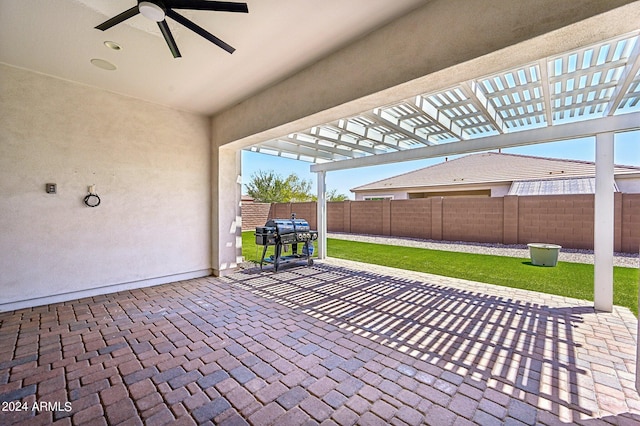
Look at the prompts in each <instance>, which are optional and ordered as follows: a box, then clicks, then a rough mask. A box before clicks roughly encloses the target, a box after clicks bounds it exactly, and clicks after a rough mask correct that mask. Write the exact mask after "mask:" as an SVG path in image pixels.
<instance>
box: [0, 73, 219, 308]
mask: <svg viewBox="0 0 640 426" xmlns="http://www.w3.org/2000/svg"><path fill="white" fill-rule="evenodd" d="M0 109H1V110H2V114H0V253H2V256H0V310H7V309H15V308H18V307H24V306H35V305H40V304H45V303H51V302H55V301H61V300H68V299H74V298H78V297H83V296H87V295H93V294H103V293H107V292H110V291H117V290H120V289H125V288H133V287H142V286H145V285H151V284H159V283H162V282H171V281H175V280H179V279H182V278H187V277H192V276H205V275H208V274H210V271H211V245H210V241H211V240H210V229H211V225H210V224H211V218H210V211H211V207H210V206H211V197H210V192H209V176H210V159H209V154H210V129H209V119H207V118H206V117H202V116H198V115H195V114H191V113H186V112H181V111H176V110H172V109H169V108H165V107H161V106H158V105H153V104H150V103H146V102H142V101H139V100H136V99H132V98H127V97H123V96H119V95H116V94H113V93H109V92H105V91H101V90H97V89H93V88H91V87H88V86H84V85H79V84H75V83H71V82H68V81H63V80H59V79H55V78H51V77H47V76H44V75H41V74H36V73H33V72H29V71H25V70H21V69H16V68H12V67H8V66H4V65H0ZM48 182H51V183H56V184H57V187H58V191H57V194H47V193H45V183H48ZM93 184H95V185H96V187H95V188H96V193H97V194H98V195H99V196H100V198H101V204H100V205H99V206H98V207H95V208H90V207H87V206H86V205H84V203H83V198H84V197H85V195H87V193H88V188H87V187H88V186H89V185H93Z"/></svg>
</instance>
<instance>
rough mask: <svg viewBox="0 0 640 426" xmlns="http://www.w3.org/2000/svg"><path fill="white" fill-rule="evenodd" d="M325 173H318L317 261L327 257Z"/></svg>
mask: <svg viewBox="0 0 640 426" xmlns="http://www.w3.org/2000/svg"><path fill="white" fill-rule="evenodd" d="M326 175H327V172H325V171H321V172H318V176H317V179H318V214H317V218H318V259H326V257H327V183H326V177H327V176H326Z"/></svg>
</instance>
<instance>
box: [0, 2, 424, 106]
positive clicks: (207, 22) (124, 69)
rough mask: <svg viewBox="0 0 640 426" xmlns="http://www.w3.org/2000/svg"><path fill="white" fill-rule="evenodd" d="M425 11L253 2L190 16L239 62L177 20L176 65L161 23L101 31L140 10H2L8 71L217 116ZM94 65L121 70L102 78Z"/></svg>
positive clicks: (0, 47) (138, 22) (59, 5)
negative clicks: (245, 7) (107, 23)
mask: <svg viewBox="0 0 640 426" xmlns="http://www.w3.org/2000/svg"><path fill="white" fill-rule="evenodd" d="M425 2H426V0H394V1H389V0H349V1H344V0H322V1H318V0H247V1H246V3H247V4H248V7H249V14H243V13H224V12H209V11H184V13H183V15H185V16H186V17H188V18H189V19H191V20H193V21H194V22H196V23H197V24H198V25H200V26H201V27H203V28H205V29H206V30H207V31H209V32H211V33H213V34H214V35H216V36H217V37H219V38H221V39H222V40H224V41H225V42H227V43H228V44H230V45H231V46H233V47H234V48H236V51H235V52H234V53H233V54H229V53H227V52H225V51H224V50H222V49H220V48H218V47H217V46H215V45H213V44H212V43H210V42H209V41H207V40H205V39H203V38H201V37H200V36H198V35H196V34H195V33H193V32H192V31H190V30H189V29H186V28H185V27H183V26H181V25H179V24H177V23H175V22H173V21H171V20H169V19H167V22H168V24H169V27H170V28H171V31H172V32H173V35H174V37H175V40H176V43H177V44H178V46H179V49H180V51H181V53H182V58H178V59H174V58H173V57H172V55H171V53H170V51H169V49H168V47H167V45H166V43H165V41H164V39H163V37H162V35H161V33H160V31H159V30H158V27H157V25H156V23H155V22H152V21H149V20H147V18H145V17H144V16H142V15H137V16H135V17H133V18H130V19H129V20H127V21H126V22H124V23H121V24H119V25H116V26H114V27H112V28H110V29H109V30H107V31H105V32H102V31H99V30H97V29H95V28H94V27H95V26H96V25H98V24H100V23H102V22H104V21H105V20H107V19H108V18H111V17H112V16H115V15H117V14H119V13H120V12H122V11H124V10H126V9H129V8H131V7H132V6H134V5H135V4H136V0H108V1H105V0H56V1H42V0H0V62H2V63H5V64H8V65H11V66H16V67H20V68H25V69H28V70H32V71H36V72H39V73H43V74H47V75H51V76H54V77H59V78H62V79H66V80H70V81H75V82H78V83H82V84H87V85H90V86H94V87H98V88H102V89H106V90H109V91H112V92H116V93H120V94H124V95H128V96H132V97H135V98H139V99H143V100H147V101H150V102H154V103H158V104H162V105H167V106H170V107H173V108H177V109H181V110H186V111H193V112H197V113H202V114H213V113H215V112H217V111H220V110H221V109H224V108H225V107H228V106H230V105H233V104H235V103H238V102H240V101H241V100H243V99H244V98H246V97H248V96H250V95H252V94H253V93H256V92H259V91H260V90H262V89H264V88H266V87H268V86H270V85H272V84H274V83H275V82H277V81H279V80H282V79H283V78H286V77H287V76H290V75H291V74H293V73H295V72H296V71H298V70H300V69H302V68H304V67H305V66H307V65H309V64H311V63H313V62H315V61H317V60H318V59H320V58H322V57H323V56H325V55H327V54H329V53H330V52H332V51H335V50H336V49H338V48H340V47H342V46H344V45H346V44H347V43H349V42H351V41H353V40H355V39H357V38H358V37H361V36H363V35H364V34H367V33H369V32H370V31H372V30H374V29H376V28H378V27H380V26H382V25H384V24H385V23H387V22H389V21H391V20H393V19H395V18H397V17H398V16H401V15H403V14H406V13H408V12H410V11H411V10H412V9H413V8H415V7H417V6H420V5H423V4H424V3H425ZM182 12H183V11H181V13H182ZM105 41H113V42H116V43H118V44H119V45H120V46H121V47H122V49H121V50H119V51H115V50H112V49H110V48H108V47H106V46H105V45H104V44H103V43H104V42H105ZM92 59H102V60H106V61H109V62H110V63H113V64H114V65H115V66H116V67H117V69H116V70H113V71H107V70H104V69H101V68H98V67H96V66H94V65H92V64H91V60H92Z"/></svg>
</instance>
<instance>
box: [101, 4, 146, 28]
mask: <svg viewBox="0 0 640 426" xmlns="http://www.w3.org/2000/svg"><path fill="white" fill-rule="evenodd" d="M138 13H140V10H139V9H138V6H137V5H136V6H133V7H132V8H131V9H129V10H125V11H124V12H122V13H121V14H119V15H116V16H114V17H113V18H111V19H109V20H107V21H104V22H103V23H102V24H100V25H98V26H97V27H96V29H98V30H102V31H104V30H108V29H109V28H111V27H113V26H114V25H117V24H119V23H120V22H122V21H126V20H127V19H129V18H131V17H132V16H136V15H137V14H138Z"/></svg>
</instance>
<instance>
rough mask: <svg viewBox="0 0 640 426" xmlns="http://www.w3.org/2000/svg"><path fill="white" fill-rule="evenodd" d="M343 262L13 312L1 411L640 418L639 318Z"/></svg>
mask: <svg viewBox="0 0 640 426" xmlns="http://www.w3.org/2000/svg"><path fill="white" fill-rule="evenodd" d="M591 305H592V304H591V303H589V302H585V301H578V300H573V299H566V298H561V297H556V296H549V295H542V294H539V293H531V292H526V291H520V290H513V289H506V288H500V287H495V286H490V285H485V284H479V283H472V282H466V281H462V280H455V279H449V278H443V277H438V276H432V275H427V274H418V273H411V272H407V271H398V270H390V269H388V268H381V267H373V266H370V265H361V264H360V265H359V264H355V263H350V262H342V261H337V260H330V261H326V262H322V263H316V265H315V266H314V267H312V268H306V267H301V268H289V269H284V270H283V271H282V272H279V273H277V274H273V273H271V272H268V271H266V272H262V273H261V272H260V271H259V270H256V269H248V270H245V271H241V272H237V273H234V274H232V275H230V276H227V277H224V278H213V277H209V278H202V279H196V280H190V281H185V282H179V283H174V284H168V285H162V286H157V287H152V288H145V289H139V290H133V291H126V292H120V293H115V294H109V295H105V296H99V297H93V298H88V299H82V300H77V301H72V302H67V303H58V304H52V305H48V306H42V307H37V308H33V309H23V310H20V311H16V312H9V313H1V314H0V402H1V403H2V406H1V407H0V408H2V411H1V412H0V424H2V425H9V424H14V423H17V424H20V423H21V424H25V425H36V424H50V423H52V422H53V423H55V424H73V425H80V424H90V425H93V424H149V425H154V426H155V425H162V424H180V425H182V424H185V425H189V424H220V425H243V424H251V425H269V424H277V425H307V424H308V425H312V424H339V425H352V424H362V425H378V424H379V425H386V424H399V425H400V424H402V425H403V424H408V425H420V424H434V425H454V424H455V425H464V424H484V425H493V424H512V425H520V424H567V423H577V424H585V425H596V424H640V397H639V396H638V394H637V392H636V391H635V389H634V377H635V339H636V327H637V321H636V318H635V317H634V316H633V315H632V314H631V313H630V312H629V311H628V310H626V309H621V308H616V309H615V311H614V312H613V313H611V314H608V313H597V314H596V313H595V312H594V310H593V308H592V307H591Z"/></svg>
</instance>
